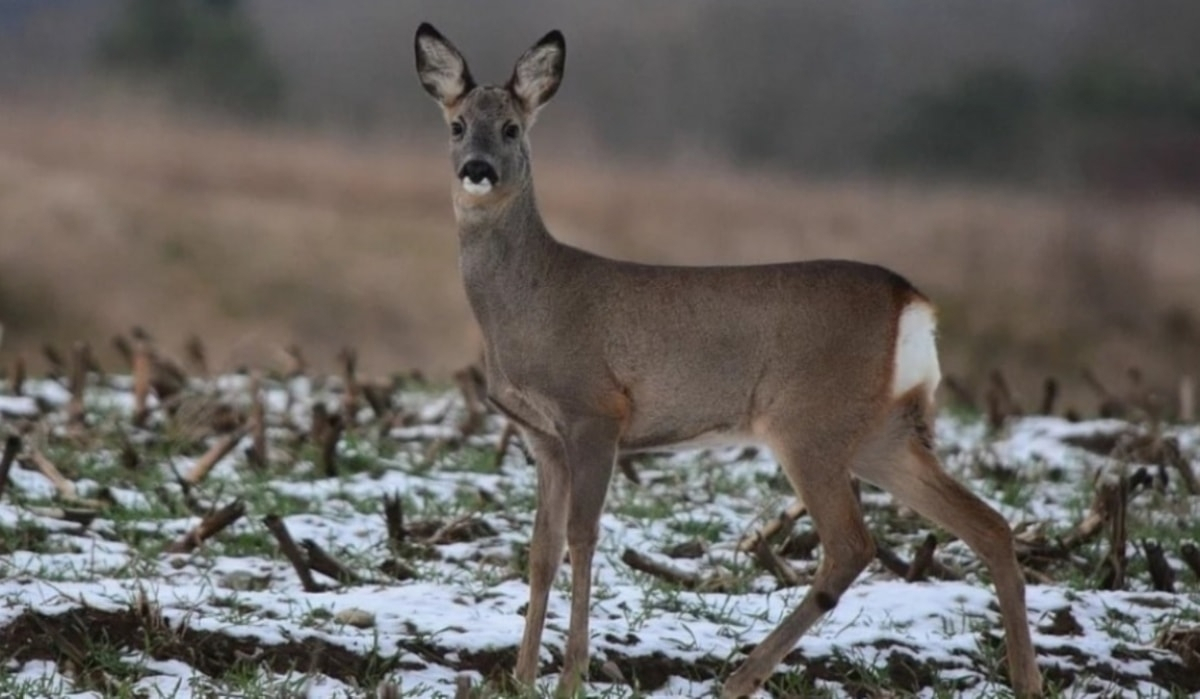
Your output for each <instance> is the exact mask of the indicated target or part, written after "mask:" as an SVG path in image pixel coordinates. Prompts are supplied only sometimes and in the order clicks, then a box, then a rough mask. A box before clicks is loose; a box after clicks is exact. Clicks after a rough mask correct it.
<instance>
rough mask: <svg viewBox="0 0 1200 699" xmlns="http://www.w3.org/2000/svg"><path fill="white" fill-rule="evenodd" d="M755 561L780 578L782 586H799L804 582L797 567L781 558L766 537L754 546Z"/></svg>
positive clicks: (777, 578) (776, 577)
mask: <svg viewBox="0 0 1200 699" xmlns="http://www.w3.org/2000/svg"><path fill="white" fill-rule="evenodd" d="M754 561H755V563H758V566H759V567H760V568H762V569H763V570H765V571H767V572H768V573H770V574H771V576H772V577H774V578H775V579H776V580H778V581H779V586H780V587H797V586H799V585H802V584H804V580H803V579H802V578H801V577H800V574H799V573H797V572H796V569H795V568H793V567H792V566H791V565H789V564H788V562H787V561H785V560H783V559H782V558H780V557H779V554H777V553H775V550H774V549H772V548H771V544H770V542H768V541H767V540H766V539H765V538H762V539H759V540H758V543H757V544H755V546H754Z"/></svg>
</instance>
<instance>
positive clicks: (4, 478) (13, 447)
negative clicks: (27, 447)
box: [0, 434, 21, 498]
mask: <svg viewBox="0 0 1200 699" xmlns="http://www.w3.org/2000/svg"><path fill="white" fill-rule="evenodd" d="M20 451H21V438H20V437H18V436H17V435H15V434H11V435H9V436H8V437H7V438H5V440H4V452H3V453H2V454H0V498H3V497H4V491H5V489H6V488H8V472H9V470H10V469H12V465H13V462H14V461H16V459H17V454H18V453H20Z"/></svg>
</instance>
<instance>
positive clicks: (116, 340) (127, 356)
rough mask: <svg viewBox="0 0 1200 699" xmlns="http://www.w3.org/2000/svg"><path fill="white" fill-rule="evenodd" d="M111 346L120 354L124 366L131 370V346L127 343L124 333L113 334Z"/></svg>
mask: <svg viewBox="0 0 1200 699" xmlns="http://www.w3.org/2000/svg"><path fill="white" fill-rule="evenodd" d="M112 346H113V349H115V350H116V351H117V354H119V355H121V359H122V360H124V362H125V366H126V367H128V368H129V370H130V371H133V346H132V345H130V344H129V340H128V339H127V338H126V337H125V336H124V335H115V336H114V337H113V339H112Z"/></svg>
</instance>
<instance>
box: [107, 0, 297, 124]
mask: <svg viewBox="0 0 1200 699" xmlns="http://www.w3.org/2000/svg"><path fill="white" fill-rule="evenodd" d="M98 57H99V61H100V64H101V66H102V67H104V68H106V69H108V70H111V71H115V72H118V73H121V74H123V75H126V76H128V77H131V78H133V79H136V80H145V81H149V82H151V83H152V84H154V85H156V86H158V87H160V88H162V89H164V90H166V91H167V93H168V94H170V95H171V96H172V97H174V98H175V99H178V100H180V101H181V102H184V103H185V104H188V105H195V106H201V107H206V108H215V109H218V110H222V111H227V112H230V113H233V114H236V115H240V116H249V117H257V118H263V117H271V116H278V115H280V113H281V108H282V107H283V95H284V92H283V85H284V83H283V73H282V72H281V71H280V69H279V67H278V66H277V65H276V64H275V62H274V60H272V59H271V58H270V57H269V55H268V53H267V50H266V47H265V45H264V43H263V39H262V35H261V33H260V32H259V30H258V27H257V26H256V25H255V24H254V22H253V21H252V20H251V19H250V17H248V16H247V14H246V12H245V8H244V7H243V6H242V3H241V2H240V0H124V5H123V7H122V9H121V12H120V14H119V16H118V18H117V20H116V21H115V23H114V24H113V26H112V27H111V28H110V29H109V30H108V31H107V32H105V33H104V34H103V35H102V36H101V37H100V40H99V48H98Z"/></svg>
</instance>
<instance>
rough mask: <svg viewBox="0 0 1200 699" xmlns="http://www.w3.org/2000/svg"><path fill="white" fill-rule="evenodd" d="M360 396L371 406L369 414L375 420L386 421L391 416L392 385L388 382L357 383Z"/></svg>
mask: <svg viewBox="0 0 1200 699" xmlns="http://www.w3.org/2000/svg"><path fill="white" fill-rule="evenodd" d="M359 390H360V391H362V397H363V398H364V399H365V400H366V401H367V405H369V406H370V407H371V414H372V415H374V416H375V419H376V420H379V421H382V422H387V421H389V420H390V418H391V416H392V387H391V385H390V384H380V383H362V384H359Z"/></svg>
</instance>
